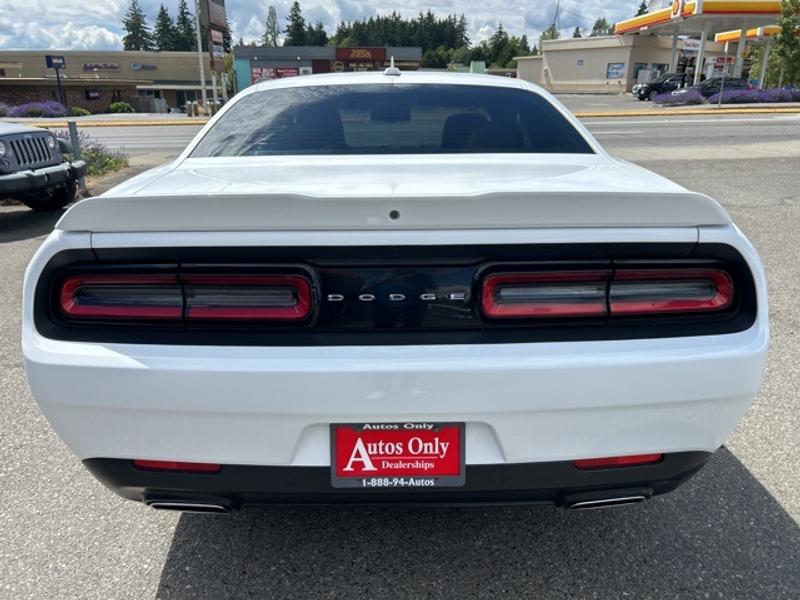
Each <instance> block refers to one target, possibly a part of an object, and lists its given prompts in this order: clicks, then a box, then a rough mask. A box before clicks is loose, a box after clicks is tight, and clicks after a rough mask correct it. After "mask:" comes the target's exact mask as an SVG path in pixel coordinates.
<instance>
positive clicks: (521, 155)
mask: <svg viewBox="0 0 800 600" xmlns="http://www.w3.org/2000/svg"><path fill="white" fill-rule="evenodd" d="M768 342H769V329H768V317H767V297H766V283H765V277H764V271H763V268H762V265H761V263H760V261H759V258H758V256H757V254H756V252H755V250H754V249H753V247H752V246H751V245H750V243H749V242H748V241H747V239H746V238H745V237H744V236H743V235H742V233H741V232H740V231H739V230H738V229H737V228H736V227H735V226H734V225H733V223H732V222H731V219H730V217H729V216H728V214H727V213H726V212H725V210H724V209H723V208H722V207H721V206H720V205H719V204H717V203H716V202H715V201H714V200H712V199H711V198H709V197H707V196H705V195H703V194H699V193H694V192H690V191H687V190H686V189H684V188H682V187H681V186H679V185H676V184H674V183H672V182H670V181H668V180H665V179H664V178H662V177H659V176H657V175H655V174H653V173H650V172H648V171H646V170H644V169H642V168H639V167H637V166H634V165H632V164H629V163H626V162H622V161H619V160H615V159H613V158H611V157H610V156H609V155H608V154H607V153H606V152H605V151H604V150H603V148H601V147H600V145H599V144H598V143H597V141H596V140H595V139H594V138H593V137H592V136H591V135H590V134H589V132H588V131H587V130H586V129H585V128H584V127H583V126H582V125H581V124H580V123H579V122H578V121H577V120H576V119H575V118H574V117H573V116H572V115H570V114H569V112H568V111H567V110H566V109H565V108H564V107H563V106H561V105H560V104H559V103H558V101H556V100H555V99H554V98H553V97H551V96H550V95H549V94H547V93H546V92H544V91H543V90H541V89H539V88H537V87H535V86H532V85H529V84H527V83H525V82H522V81H517V80H513V79H506V78H500V77H492V76H477V75H463V74H440V73H435V74H434V73H408V72H403V73H400V72H399V71H397V70H395V69H388V70H387V71H386V72H376V73H354V74H336V75H322V76H311V77H297V78H292V79H283V80H277V81H271V82H266V83H261V84H258V85H255V86H253V87H251V88H249V89H247V90H246V91H244V92H243V93H241V94H239V95H238V96H237V97H236V98H234V99H233V100H232V101H231V102H230V103H229V104H228V105H227V106H226V107H225V109H224V110H223V111H221V112H220V113H219V114H218V115H217V116H216V117H215V118H214V119H212V120H211V122H210V123H209V124H208V125H207V126H206V127H205V128H204V129H203V130H202V131H201V132H200V133H199V134H198V135H197V137H196V138H195V139H194V140H193V141H192V142H191V144H189V146H188V147H187V148H186V150H185V151H184V152H183V153H182V154H181V156H180V157H179V158H178V159H177V160H175V161H174V162H172V163H171V164H168V165H165V166H162V167H159V168H157V169H154V170H152V171H149V172H147V173H144V174H142V175H139V176H138V177H135V178H133V179H131V180H130V181H128V182H126V183H124V184H122V185H120V186H118V187H116V188H115V189H113V190H111V191H110V192H108V193H106V194H104V195H103V196H100V197H97V198H92V199H89V200H85V201H83V202H80V203H78V204H76V205H75V206H74V207H72V208H71V209H70V210H69V211H68V212H67V213H66V214H65V215H64V217H63V218H62V219H61V221H60V222H59V223H58V225H57V226H56V229H55V231H54V232H53V233H52V234H51V235H50V237H49V238H47V240H46V241H45V242H44V244H43V245H42V246H41V248H40V249H39V251H38V252H37V253H36V255H35V257H34V258H33V260H32V262H31V264H30V266H29V268H28V270H27V273H26V277H25V284H24V316H23V328H22V344H23V349H24V355H25V363H26V367H27V373H28V377H29V380H30V386H31V389H32V391H33V395H34V396H35V398H36V400H37V401H38V403H39V406H40V407H41V410H42V412H43V413H44V415H45V416H46V417H47V419H48V420H49V421H50V423H51V424H52V426H53V428H54V429H55V430H56V431H57V432H58V434H59V435H60V436H61V438H62V439H63V440H64V441H65V442H66V444H67V445H68V446H69V447H70V448H71V449H72V451H73V452H74V453H75V454H76V455H77V456H78V457H79V458H80V459H81V460H82V461H83V464H84V465H85V466H86V467H87V468H88V469H89V471H91V473H92V474H94V475H95V476H96V477H97V478H98V479H99V480H100V481H102V482H103V483H104V484H105V485H106V486H108V487H109V488H111V489H112V490H114V491H115V492H117V493H118V494H120V495H122V496H123V497H125V498H129V499H132V500H138V501H141V502H144V503H146V504H148V505H151V506H153V507H156V508H161V509H172V510H195V511H204V512H228V511H230V510H234V509H237V508H240V507H242V506H245V505H258V504H261V505H263V504H279V503H286V504H296V503H334V504H347V503H454V502H455V503H460V502H489V503H495V502H551V503H556V504H558V505H562V506H565V507H569V508H590V507H602V506H614V505H621V504H627V503H631V502H637V501H641V500H644V499H647V498H650V497H651V496H653V495H655V494H661V493H664V492H669V491H671V490H673V489H675V488H676V487H678V486H679V485H680V484H681V483H682V482H684V481H686V480H687V479H688V478H689V477H691V476H692V475H693V474H694V473H696V472H697V471H698V470H699V469H700V468H701V467H702V466H703V465H704V463H706V462H707V461H708V460H709V458H710V457H711V456H712V454H713V452H714V451H715V450H716V449H717V448H719V447H720V445H721V444H722V443H723V442H724V441H725V438H726V437H727V436H728V435H729V434H730V433H731V431H732V430H733V429H734V427H735V426H736V424H737V423H738V421H739V420H740V419H741V418H742V416H743V415H744V413H745V411H746V410H747V408H748V406H749V404H750V403H751V402H752V400H753V397H754V396H755V394H756V392H757V390H758V388H759V385H760V383H761V379H762V376H763V369H764V363H765V358H766V353H767V347H768Z"/></svg>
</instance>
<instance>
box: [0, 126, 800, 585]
mask: <svg viewBox="0 0 800 600" xmlns="http://www.w3.org/2000/svg"><path fill="white" fill-rule="evenodd" d="M689 121H690V122H689V123H675V125H674V126H673V127H669V126H667V125H664V124H659V123H658V122H657V120H647V119H640V120H638V121H624V120H617V121H614V122H608V123H607V122H605V121H602V120H598V121H593V122H591V123H590V128H591V129H592V131H594V132H596V133H597V134H598V138H599V139H600V140H601V142H602V143H604V144H605V145H606V146H607V148H608V149H609V150H610V151H611V152H612V153H615V154H617V155H619V156H621V157H624V158H626V159H628V160H633V161H635V162H638V163H640V164H642V165H643V166H645V167H647V168H650V169H653V170H655V171H657V172H659V173H661V174H663V175H665V176H667V177H669V178H672V179H674V180H676V181H678V182H679V183H682V184H683V185H685V186H687V187H690V188H694V189H697V190H699V191H702V192H706V193H708V194H711V195H712V196H714V197H716V198H718V199H720V200H721V201H722V202H723V204H725V206H726V207H727V208H728V210H729V211H730V212H731V213H732V215H733V217H734V219H735V220H736V221H737V223H738V225H739V226H740V227H741V228H742V229H743V230H744V231H745V232H746V233H747V235H748V236H749V237H750V239H751V240H752V241H753V242H754V243H755V245H756V246H757V248H758V249H759V251H760V252H761V255H762V258H763V259H764V261H765V263H766V267H767V272H768V276H769V285H770V294H771V298H770V309H771V322H772V327H773V345H772V350H771V354H770V359H769V365H768V372H767V379H766V383H765V385H764V387H763V389H762V391H761V393H760V394H759V397H758V399H757V401H756V403H755V404H754V406H753V407H752V408H751V410H750V411H749V413H748V415H747V417H746V418H745V420H744V422H743V423H742V424H741V425H740V426H739V428H738V429H737V431H736V433H735V434H734V435H733V437H732V438H731V439H730V440H729V443H728V444H727V446H726V448H724V449H722V450H720V451H719V452H718V454H717V455H716V456H715V458H714V459H713V461H712V462H711V463H710V464H709V465H708V466H707V467H706V468H705V469H704V470H703V471H702V472H701V473H700V474H699V475H698V476H697V477H696V478H695V479H693V480H692V481H690V482H689V483H688V484H686V485H685V486H684V487H683V488H681V489H680V490H678V491H677V492H675V493H673V494H671V495H668V496H663V497H659V498H656V499H654V500H652V501H650V502H647V503H645V504H642V505H637V506H633V507H627V508H621V509H615V510H608V511H591V512H585V513H568V512H565V511H562V510H559V509H555V508H551V507H535V506H534V507H503V508H436V509H424V510H419V509H415V510H410V509H409V510H403V509H392V510H388V511H384V510H373V509H369V510H324V509H314V510H310V509H309V510H270V511H245V512H242V513H239V514H236V515H233V516H230V517H214V516H204V515H182V516H181V515H176V514H163V513H156V512H154V511H149V510H147V509H145V508H144V507H142V506H139V505H137V504H134V503H128V502H125V501H123V500H121V499H118V498H117V497H115V496H113V495H112V494H111V493H110V492H108V491H107V490H105V489H104V488H103V487H102V486H101V485H100V484H99V483H97V482H95V481H94V480H93V479H92V478H91V477H90V476H89V475H88V473H87V472H86V471H85V470H84V469H83V467H82V466H81V465H80V464H79V463H78V461H77V460H76V459H75V458H74V457H73V456H72V455H71V454H70V453H69V452H68V451H67V450H66V448H65V447H64V446H63V444H62V443H61V442H60V441H59V440H58V439H57V437H56V436H55V434H54V433H53V432H52V431H51V430H50V428H49V426H48V425H47V423H46V422H45V421H44V419H43V418H42V417H41V415H40V414H39V412H38V410H37V408H36V405H35V403H34V402H33V400H32V399H31V397H30V394H29V392H28V389H27V384H26V382H25V377H24V372H23V367H22V362H21V356H20V349H19V318H20V317H19V304H20V286H21V278H22V274H23V271H24V268H25V265H26V263H27V261H28V260H29V258H30V256H31V255H32V254H33V252H34V251H35V249H36V247H37V246H38V244H39V243H40V241H41V239H42V236H43V235H45V234H46V232H48V231H49V230H50V229H51V228H52V225H53V223H54V221H55V219H56V216H54V215H49V216H42V215H37V214H34V213H31V212H29V211H27V210H25V209H20V208H16V207H0V275H2V279H0V280H1V281H2V285H0V364H2V369H0V405H1V406H2V407H3V410H2V411H1V412H0V598H9V599H12V598H13V599H22V598H36V599H51V598H54V599H62V598H65V599H66V598H70V599H71V598H81V599H83V598H92V599H94V598H96V599H110V598H131V599H148V598H161V599H165V600H167V599H175V600H190V599H192V600H194V599H215V600H216V599H223V598H236V599H243V598H343V599H348V600H349V599H356V598H370V599H372V598H409V599H411V598H413V599H419V598H497V597H500V596H504V597H507V598H523V597H524V598H535V599H537V600H541V599H549V598H577V599H589V598H597V599H609V600H612V599H619V598H632V599H646V598H652V599H659V600H660V599H670V598H691V599H694V598H725V599H732V598H734V599H739V598H741V599H761V598H764V599H779V598H780V599H783V598H786V599H790V598H792V599H793V598H798V597H800V591H798V590H800V528H799V527H798V523H799V522H800V442H799V441H798V431H800V405H799V403H800V393H798V390H799V389H800V368H798V367H799V366H800V345H798V336H799V335H800V303H798V302H797V298H798V295H800V261H798V257H800V195H799V194H798V183H800V176H799V175H798V173H800V142H797V140H798V139H800V119H785V120H782V121H777V122H776V121H774V120H773V121H767V120H766V119H764V123H761V119H756V120H753V121H752V122H751V121H746V122H742V121H740V120H737V121H731V122H729V123H721V124H720V123H716V122H715V124H713V125H704V124H703V123H702V120H701V119H698V120H697V121H698V122H697V123H695V124H692V122H691V120H689ZM681 128H682V129H681ZM743 128H744V129H743ZM601 132H605V133H601ZM634 132H636V133H634ZM676 132H680V133H676Z"/></svg>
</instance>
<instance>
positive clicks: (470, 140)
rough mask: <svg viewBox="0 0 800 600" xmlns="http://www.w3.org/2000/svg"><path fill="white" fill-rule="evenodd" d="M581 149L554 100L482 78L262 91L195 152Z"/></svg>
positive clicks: (241, 105) (217, 126)
mask: <svg viewBox="0 0 800 600" xmlns="http://www.w3.org/2000/svg"><path fill="white" fill-rule="evenodd" d="M475 152H489V153H504V152H511V153H545V152H555V153H581V154H591V153H593V150H592V148H591V147H590V146H589V144H588V143H587V142H586V140H585V139H584V138H583V136H582V135H581V134H580V133H579V132H578V131H577V130H576V129H575V127H573V126H572V125H571V124H570V123H569V121H567V119H565V118H564V117H563V116H562V115H561V113H560V112H558V110H556V108H555V107H554V106H553V105H552V104H550V102H548V101H547V100H546V99H545V98H543V97H541V96H539V95H538V94H536V93H532V92H528V91H525V90H519V89H512V88H502V87H491V86H472V85H429V84H426V85H414V84H393V85H385V84H384V85H325V86H312V87H296V88H283V89H275V90H264V91H260V92H254V93H252V94H249V95H247V96H245V97H243V98H242V99H241V100H239V101H238V102H236V104H235V105H233V106H232V107H231V108H230V110H228V112H226V113H225V114H224V115H223V116H222V118H221V119H220V120H219V121H218V122H217V123H216V124H215V125H214V126H213V127H212V128H211V129H210V130H209V132H208V133H207V134H206V135H205V137H203V139H202V140H201V141H200V143H199V144H198V145H197V147H196V148H195V149H194V151H193V152H192V154H191V156H193V157H208V156H267V155H270V156H272V155H292V154H447V153H475Z"/></svg>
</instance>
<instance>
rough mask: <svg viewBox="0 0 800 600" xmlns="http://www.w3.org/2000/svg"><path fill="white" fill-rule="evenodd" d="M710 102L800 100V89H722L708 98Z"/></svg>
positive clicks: (745, 102) (734, 102)
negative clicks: (719, 92)
mask: <svg viewBox="0 0 800 600" xmlns="http://www.w3.org/2000/svg"><path fill="white" fill-rule="evenodd" d="M708 101H709V103H710V104H717V103H720V102H721V103H722V104H759V103H774V102H800V90H792V89H788V88H770V89H767V90H722V93H721V94H714V95H713V96H711V97H710V98H709V99H708Z"/></svg>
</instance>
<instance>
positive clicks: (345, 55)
mask: <svg viewBox="0 0 800 600" xmlns="http://www.w3.org/2000/svg"><path fill="white" fill-rule="evenodd" d="M336 60H349V61H354V62H372V61H376V60H380V61H383V60H386V48H337V49H336Z"/></svg>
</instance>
